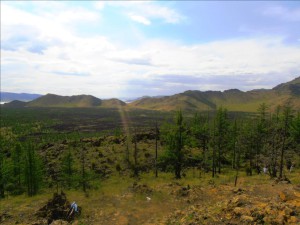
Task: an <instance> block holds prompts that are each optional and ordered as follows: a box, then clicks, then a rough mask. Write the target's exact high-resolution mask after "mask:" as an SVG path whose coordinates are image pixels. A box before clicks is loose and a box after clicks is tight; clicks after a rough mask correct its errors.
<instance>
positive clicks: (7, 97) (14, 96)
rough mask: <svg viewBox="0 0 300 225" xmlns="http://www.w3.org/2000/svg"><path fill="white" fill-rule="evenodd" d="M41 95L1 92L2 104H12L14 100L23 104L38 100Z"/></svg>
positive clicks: (0, 99)
mask: <svg viewBox="0 0 300 225" xmlns="http://www.w3.org/2000/svg"><path fill="white" fill-rule="evenodd" d="M41 96H42V95H39V94H28V93H12V92H0V101H1V102H11V101H13V100H19V101H23V102H28V101H32V100H34V99H36V98H39V97H41Z"/></svg>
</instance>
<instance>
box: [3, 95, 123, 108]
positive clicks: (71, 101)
mask: <svg viewBox="0 0 300 225" xmlns="http://www.w3.org/2000/svg"><path fill="white" fill-rule="evenodd" d="M125 105H126V103H125V102H122V101H121V100H119V99H107V100H101V99H99V98H96V97H94V96H92V95H73V96H60V95H55V94H46V95H44V96H41V97H39V98H37V99H35V100H32V101H30V102H21V101H12V102H10V103H6V104H4V106H5V107H9V108H16V107H18V108H20V107H68V108H72V107H82V108H89V107H106V108H116V107H120V106H125Z"/></svg>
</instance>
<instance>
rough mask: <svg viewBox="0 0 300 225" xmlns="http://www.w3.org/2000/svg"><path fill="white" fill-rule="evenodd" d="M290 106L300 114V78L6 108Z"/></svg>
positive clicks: (52, 98)
mask: <svg viewBox="0 0 300 225" xmlns="http://www.w3.org/2000/svg"><path fill="white" fill-rule="evenodd" d="M287 102H290V103H291V105H292V106H293V107H294V108H295V109H296V110H300V77H298V78H296V79H294V80H292V81H290V82H287V83H283V84H279V85H277V86H276V87H274V88H273V89H258V90H252V91H246V92H244V91H240V90H238V89H230V90H226V91H223V92H222V91H204V92H203V91H185V92H183V93H179V94H175V95H172V96H162V97H160V96H156V97H147V96H144V97H142V98H139V99H138V100H135V101H133V102H130V103H128V104H126V103H125V102H123V101H121V100H119V99H115V98H114V99H107V100H101V99H99V98H96V97H94V96H92V95H75V96H60V95H54V94H47V95H44V96H40V97H39V98H36V99H34V100H32V101H29V102H20V101H13V102H11V103H7V104H4V107H13V108H16V107H106V108H119V107H129V108H133V109H135V108H142V109H151V110H165V111H171V110H178V109H182V110H184V111H196V110H197V111H205V110H215V109H217V108H218V107H220V106H223V107H226V108H227V109H228V110H230V111H241V112H255V111H257V109H258V107H259V105H260V104H261V103H266V104H267V105H268V106H269V107H270V109H271V110H274V109H275V108H276V107H277V106H278V105H283V104H285V103H287Z"/></svg>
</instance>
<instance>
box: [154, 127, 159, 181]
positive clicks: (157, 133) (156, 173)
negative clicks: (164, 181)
mask: <svg viewBox="0 0 300 225" xmlns="http://www.w3.org/2000/svg"><path fill="white" fill-rule="evenodd" d="M158 138H159V130H158V125H157V121H156V122H155V162H154V164H155V165H154V166H155V177H158V166H157V159H158V154H157V150H158Z"/></svg>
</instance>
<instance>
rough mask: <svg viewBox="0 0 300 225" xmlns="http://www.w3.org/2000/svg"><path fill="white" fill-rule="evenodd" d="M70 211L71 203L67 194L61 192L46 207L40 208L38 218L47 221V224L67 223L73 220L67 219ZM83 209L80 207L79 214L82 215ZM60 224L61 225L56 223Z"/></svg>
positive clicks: (55, 194) (37, 213)
mask: <svg viewBox="0 0 300 225" xmlns="http://www.w3.org/2000/svg"><path fill="white" fill-rule="evenodd" d="M69 209H70V203H69V201H68V200H67V197H66V194H65V193H64V192H61V194H58V193H54V194H53V198H52V199H50V200H49V201H48V202H47V203H46V205H45V206H43V207H42V208H40V209H39V210H38V211H37V212H36V214H35V215H36V216H37V217H39V218H43V219H46V221H47V223H46V224H51V223H53V221H56V220H58V221H59V220H63V221H66V222H67V220H69V221H71V220H73V219H74V217H73V218H67V214H68V211H69ZM80 212H81V208H80V207H78V214H80ZM56 224H59V223H56Z"/></svg>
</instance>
